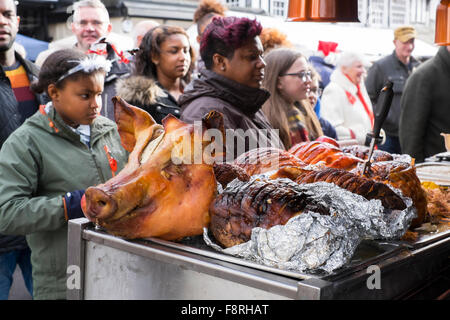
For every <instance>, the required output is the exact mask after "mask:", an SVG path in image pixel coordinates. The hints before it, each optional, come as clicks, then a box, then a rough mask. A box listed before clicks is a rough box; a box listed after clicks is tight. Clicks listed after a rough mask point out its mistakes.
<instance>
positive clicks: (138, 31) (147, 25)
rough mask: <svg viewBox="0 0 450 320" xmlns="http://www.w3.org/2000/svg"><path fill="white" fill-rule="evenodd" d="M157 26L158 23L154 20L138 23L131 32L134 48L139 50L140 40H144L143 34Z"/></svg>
mask: <svg viewBox="0 0 450 320" xmlns="http://www.w3.org/2000/svg"><path fill="white" fill-rule="evenodd" d="M157 26H159V23H158V22H156V21H155V20H142V21H139V22H138V23H137V24H136V25H135V26H134V30H133V36H134V46H135V47H136V48H139V46H140V45H141V41H142V38H144V36H145V34H146V33H147V32H148V31H149V30H150V29H153V28H154V27H157Z"/></svg>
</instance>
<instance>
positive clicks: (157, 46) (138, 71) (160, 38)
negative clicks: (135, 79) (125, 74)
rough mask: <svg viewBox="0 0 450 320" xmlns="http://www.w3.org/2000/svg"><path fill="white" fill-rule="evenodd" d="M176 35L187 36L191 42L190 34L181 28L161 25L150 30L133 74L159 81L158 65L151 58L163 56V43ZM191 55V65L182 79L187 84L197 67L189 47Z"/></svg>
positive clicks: (141, 46)
mask: <svg viewBox="0 0 450 320" xmlns="http://www.w3.org/2000/svg"><path fill="white" fill-rule="evenodd" d="M174 34H182V35H185V36H186V38H187V39H188V41H189V36H188V34H187V33H186V31H184V29H183V28H181V27H175V26H166V25H161V26H157V27H154V28H153V29H151V30H149V31H148V32H147V33H146V34H145V36H144V38H142V42H141V45H140V46H139V51H138V53H137V54H136V60H135V64H134V70H133V73H134V74H135V75H143V76H146V77H150V78H153V79H155V80H158V75H157V71H156V65H155V64H154V63H153V61H152V59H151V57H158V56H159V55H160V54H161V45H162V44H163V42H164V41H166V39H167V38H168V37H170V36H171V35H174ZM189 55H190V56H191V65H190V66H189V70H188V72H187V74H186V75H185V76H184V78H183V79H182V80H183V81H185V82H186V83H189V82H190V81H191V75H192V72H193V70H194V65H195V57H194V50H193V49H192V47H191V46H189Z"/></svg>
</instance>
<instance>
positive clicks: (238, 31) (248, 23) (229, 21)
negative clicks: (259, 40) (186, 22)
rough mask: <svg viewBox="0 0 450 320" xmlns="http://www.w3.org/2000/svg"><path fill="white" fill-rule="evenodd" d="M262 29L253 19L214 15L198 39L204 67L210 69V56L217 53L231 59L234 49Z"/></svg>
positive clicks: (258, 33) (211, 64) (211, 62)
mask: <svg viewBox="0 0 450 320" xmlns="http://www.w3.org/2000/svg"><path fill="white" fill-rule="evenodd" d="M261 31H262V26H261V24H260V23H259V22H258V21H256V19H255V20H251V19H248V18H238V17H217V16H216V17H214V18H213V19H212V21H211V23H210V24H208V26H207V27H206V29H205V31H204V32H203V35H202V39H201V41H200V55H201V57H202V60H203V62H204V63H205V67H206V68H207V69H211V68H212V66H213V60H212V57H213V55H214V53H218V54H220V55H221V56H224V57H226V58H228V59H232V58H233V55H234V51H235V50H236V49H239V48H240V47H242V46H243V45H244V44H245V42H246V41H247V40H249V39H252V38H254V37H256V36H259V35H260V34H261Z"/></svg>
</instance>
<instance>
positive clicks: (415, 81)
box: [399, 46, 450, 163]
mask: <svg viewBox="0 0 450 320" xmlns="http://www.w3.org/2000/svg"><path fill="white" fill-rule="evenodd" d="M449 89H450V46H441V47H440V48H439V50H438V52H437V53H436V55H435V56H434V57H433V58H431V59H429V60H427V61H425V62H424V63H422V64H421V65H420V66H419V67H418V68H417V71H415V72H414V73H413V74H412V75H411V77H409V79H408V81H407V82H406V86H405V91H404V93H403V96H402V99H401V102H400V104H401V111H402V112H401V115H400V129H399V131H400V135H399V136H400V144H401V146H402V151H403V152H404V153H407V154H409V155H410V156H411V157H413V158H415V160H416V163H419V162H423V161H425V159H426V158H428V157H431V156H434V155H435V154H438V153H441V152H445V151H446V148H445V144H444V138H443V137H442V136H441V133H450V90H449Z"/></svg>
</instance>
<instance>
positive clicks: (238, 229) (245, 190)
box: [209, 177, 329, 247]
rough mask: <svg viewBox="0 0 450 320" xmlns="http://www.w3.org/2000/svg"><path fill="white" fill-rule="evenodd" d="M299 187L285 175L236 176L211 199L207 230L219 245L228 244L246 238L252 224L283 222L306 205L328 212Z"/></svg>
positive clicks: (318, 210) (266, 225)
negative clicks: (243, 179)
mask: <svg viewBox="0 0 450 320" xmlns="http://www.w3.org/2000/svg"><path fill="white" fill-rule="evenodd" d="M299 189H300V186H299V185H298V184H296V183H294V182H292V181H290V180H287V179H278V180H269V179H267V178H262V177H261V178H257V179H251V180H250V181H248V182H242V181H240V180H238V179H236V180H234V181H233V182H231V183H230V184H228V186H227V188H226V189H225V190H224V191H223V192H222V193H221V194H219V195H218V196H217V197H216V198H215V199H214V201H213V202H212V203H211V206H210V209H209V212H210V215H211V224H210V230H211V232H212V233H213V235H214V237H215V238H216V239H217V240H218V241H219V242H220V243H221V244H222V245H223V246H225V247H231V246H234V245H236V244H240V243H243V242H246V241H248V240H249V239H250V235H251V232H252V229H253V228H255V227H262V228H265V229H267V228H270V227H272V226H275V225H279V224H285V223H286V222H287V221H288V220H289V219H290V218H292V217H293V216H295V215H297V214H300V213H301V212H303V211H304V210H305V209H307V208H311V209H314V210H315V211H317V212H320V213H322V214H329V212H328V210H326V209H325V208H323V207H321V206H320V204H319V203H316V202H314V201H313V200H311V197H310V195H308V194H307V193H303V192H300V191H299Z"/></svg>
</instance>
